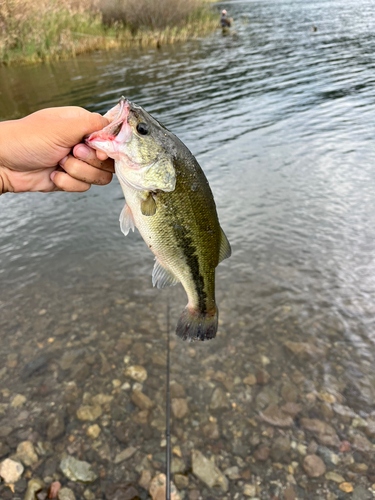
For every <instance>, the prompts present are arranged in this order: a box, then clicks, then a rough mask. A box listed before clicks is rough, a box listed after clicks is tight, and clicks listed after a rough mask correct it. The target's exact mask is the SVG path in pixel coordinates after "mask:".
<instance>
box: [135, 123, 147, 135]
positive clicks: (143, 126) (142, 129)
mask: <svg viewBox="0 0 375 500" xmlns="http://www.w3.org/2000/svg"><path fill="white" fill-rule="evenodd" d="M137 132H138V133H140V134H141V135H147V134H148V128H147V125H146V124H145V123H143V122H141V123H138V125H137Z"/></svg>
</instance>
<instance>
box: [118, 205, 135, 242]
mask: <svg viewBox="0 0 375 500" xmlns="http://www.w3.org/2000/svg"><path fill="white" fill-rule="evenodd" d="M119 221H120V228H121V231H122V232H123V233H124V234H125V236H126V235H127V234H128V233H129V231H130V229H131V230H132V231H133V232H134V226H135V224H134V219H133V214H132V213H131V210H130V208H129V205H127V204H126V203H125V205H124V208H123V209H122V210H121V214H120V218H119Z"/></svg>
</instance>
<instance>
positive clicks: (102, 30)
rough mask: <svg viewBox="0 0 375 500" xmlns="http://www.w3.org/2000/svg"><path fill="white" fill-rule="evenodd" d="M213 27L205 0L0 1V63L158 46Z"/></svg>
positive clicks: (213, 17) (213, 18)
mask: <svg viewBox="0 0 375 500" xmlns="http://www.w3.org/2000/svg"><path fill="white" fill-rule="evenodd" d="M94 2H95V3H94ZM217 26H218V19H217V14H215V13H214V12H213V11H212V10H211V9H210V7H209V4H208V3H206V2H205V0H38V2H36V1H35V0H0V64H14V63H36V62H43V61H49V60H56V59H60V58H67V57H74V56H76V55H77V54H81V53H84V52H89V51H92V50H98V49H104V50H109V49H111V48H119V47H133V46H150V45H151V46H160V45H164V44H168V43H173V42H177V41H185V40H187V39H189V38H194V37H197V36H202V35H204V34H207V33H209V32H212V31H213V30H215V29H216V28H217Z"/></svg>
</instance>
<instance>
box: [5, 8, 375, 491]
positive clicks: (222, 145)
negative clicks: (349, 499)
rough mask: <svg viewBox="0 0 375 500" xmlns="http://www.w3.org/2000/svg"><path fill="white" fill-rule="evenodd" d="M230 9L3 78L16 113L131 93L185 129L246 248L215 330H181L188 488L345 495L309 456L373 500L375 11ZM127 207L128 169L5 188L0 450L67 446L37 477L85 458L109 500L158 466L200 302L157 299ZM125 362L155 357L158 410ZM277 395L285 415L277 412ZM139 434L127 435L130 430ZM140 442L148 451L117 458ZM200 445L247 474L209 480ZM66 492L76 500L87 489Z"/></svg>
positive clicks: (221, 273)
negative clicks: (146, 42) (47, 186)
mask: <svg viewBox="0 0 375 500" xmlns="http://www.w3.org/2000/svg"><path fill="white" fill-rule="evenodd" d="M223 5H224V4H218V5H217V7H216V8H217V9H218V10H219V9H220V8H222V6H223ZM226 7H227V9H228V11H229V15H230V16H233V17H235V20H236V23H235V27H234V29H233V31H232V34H231V35H229V36H225V37H223V36H221V33H220V32H217V33H216V34H214V35H212V36H210V37H208V38H205V39H202V40H195V41H191V42H188V43H184V44H176V45H174V46H172V47H162V48H161V49H159V50H154V49H152V50H134V51H131V52H127V51H124V52H122V51H121V52H108V53H103V52H98V53H94V54H89V55H85V56H82V57H79V58H77V59H75V60H72V61H65V62H64V61H63V62H59V63H56V64H52V65H43V66H36V67H15V68H12V67H10V68H0V119H1V120H4V119H15V118H19V117H22V116H24V115H25V114H28V113H30V112H33V111H35V110H37V109H40V108H42V107H47V106H62V105H79V106H83V107H86V108H88V109H90V110H92V111H99V112H105V111H106V110H107V109H109V108H110V107H111V106H113V104H114V103H115V102H116V101H117V100H118V98H119V96H121V95H126V96H127V97H129V98H130V99H131V100H132V101H134V102H136V103H137V104H140V105H142V106H143V107H144V108H146V109H147V110H148V111H150V112H151V113H152V114H154V115H155V116H156V117H157V118H158V119H159V120H160V121H161V122H162V123H163V124H165V125H166V126H167V127H168V128H169V129H170V130H172V131H173V132H175V133H176V134H177V135H178V136H179V137H180V138H181V139H182V140H183V142H185V144H186V145H187V146H188V147H189V148H190V149H191V150H192V152H193V153H194V154H195V156H196V157H197V159H198V161H199V162H200V164H201V166H202V168H203V170H204V171H205V173H206V175H207V177H208V180H209V182H210V185H211V188H212V190H213V193H214V196H215V200H216V204H217V208H218V213H219V218H220V222H221V225H222V227H223V229H224V230H225V232H226V234H227V236H228V238H229V240H230V242H231V245H232V249H233V255H232V257H231V258H230V259H229V260H227V261H225V262H224V263H223V264H221V265H220V266H219V268H218V270H217V299H218V306H219V310H220V327H219V333H218V337H217V339H215V340H214V341H212V342H208V343H204V344H190V345H189V344H185V343H182V342H180V341H179V340H178V339H176V341H174V338H173V343H172V348H173V350H172V357H171V361H172V379H173V380H175V381H176V382H178V383H179V384H181V385H182V386H183V389H181V387H180V388H179V391H180V392H178V391H177V392H176V394H175V395H177V396H179V397H180V399H181V398H182V399H186V400H187V404H188V412H187V414H186V415H185V416H184V417H183V418H181V419H177V418H175V419H174V421H173V424H172V436H173V441H174V445H178V446H180V449H181V453H182V460H183V464H182V465H181V464H179V467H177V465H176V467H177V469H179V470H180V471H181V472H182V473H183V474H184V475H186V476H188V479H189V486H188V488H187V489H186V488H182V496H183V495H185V497H186V498H191V499H192V500H193V499H194V498H198V494H200V495H201V498H203V499H208V498H228V499H229V498H235V499H241V498H245V497H244V495H245V494H246V492H249V491H250V490H251V487H256V488H257V490H256V493H255V490H254V491H253V490H251V491H252V492H254V495H256V496H257V497H258V498H262V499H271V498H273V499H275V498H280V499H281V498H284V497H285V498H288V499H289V498H292V497H291V496H289V497H287V495H291V493H290V491H291V490H292V491H293V492H294V493H295V494H296V495H297V496H298V498H306V499H315V498H329V499H331V500H332V499H333V498H337V497H338V498H341V497H342V498H346V496H347V494H346V493H344V492H343V491H341V490H340V489H339V482H335V481H332V480H330V479H329V478H328V479H327V478H326V477H325V476H324V475H322V476H320V477H319V478H318V479H312V478H310V477H309V476H308V474H306V467H305V468H304V466H303V463H304V460H305V455H306V453H307V454H313V455H315V454H317V455H318V456H319V457H322V458H323V459H324V462H325V466H326V469H327V471H330V470H334V471H336V472H338V473H339V474H341V475H342V476H343V477H344V479H345V481H346V482H349V483H350V484H351V485H352V487H353V488H354V489H355V490H354V491H355V492H357V493H356V494H357V496H358V495H360V494H362V497H361V496H358V498H367V497H366V496H363V495H364V494H367V493H369V491H367V490H368V488H370V487H371V484H373V483H375V462H374V443H375V440H374V437H375V431H371V425H372V419H371V416H372V413H374V412H375V367H374V363H373V352H374V341H375V335H374V318H375V305H374V292H375V279H374V276H375V272H374V271H375V197H374V180H375V174H374V169H373V164H374V160H375V148H374V147H373V125H374V113H375V77H374V64H373V54H374V51H375V38H374V36H373V33H374V29H375V19H374V15H373V3H372V2H370V1H366V0H360V1H356V2H354V1H352V0H351V1H347V2H345V3H344V2H338V1H330V2H324V1H313V2H302V1H290V0H289V1H284V2H278V1H267V0H265V1H262V2H257V1H252V2H231V3H230V4H229V3H228V4H227V5H226ZM313 24H314V25H316V26H317V28H318V29H317V31H316V32H312V30H311V28H312V25H313ZM233 32H235V33H233ZM123 204H124V200H123V196H122V192H121V189H120V186H119V184H118V182H117V180H116V179H115V180H114V181H113V182H112V183H111V184H110V185H109V186H107V187H104V188H103V187H102V188H98V187H93V188H92V189H91V190H90V191H89V192H88V193H85V194H77V195H75V194H65V193H54V194H51V195H43V194H25V195H6V196H2V197H1V198H0V210H1V215H2V216H1V220H0V234H1V238H0V259H1V262H0V314H1V316H0V341H1V346H2V347H1V351H0V376H1V386H2V388H1V389H0V442H2V444H3V446H7V449H8V450H9V451H7V449H5V448H3V449H5V451H7V454H4V456H8V455H9V454H11V453H14V452H15V449H16V447H17V445H18V444H19V442H21V441H24V440H31V441H33V442H34V443H35V444H36V443H38V442H45V441H47V442H48V443H52V445H51V446H50V448H49V451H48V452H46V453H44V454H43V452H42V451H40V450H39V461H40V463H39V462H38V463H37V464H35V465H34V466H33V471H32V475H33V477H34V476H38V477H41V478H43V479H44V480H45V482H46V483H48V482H50V481H51V480H52V478H60V479H61V481H62V482H63V483H64V482H65V483H66V481H67V479H66V478H64V476H63V475H62V473H61V471H60V469H59V467H58V463H59V461H60V459H61V456H62V455H63V454H64V453H68V454H71V455H73V456H75V457H76V458H80V459H82V460H86V461H87V462H89V463H92V464H93V467H94V470H95V471H96V472H97V473H98V474H100V478H99V479H97V480H96V481H95V482H94V483H93V484H91V485H90V486H88V489H90V490H91V491H93V492H94V493H95V495H96V496H95V498H98V499H99V498H108V499H111V498H112V497H111V496H110V493H108V485H109V484H110V483H113V482H126V481H132V482H134V483H137V481H138V479H139V477H140V473H141V471H142V470H143V469H149V470H151V472H152V475H154V474H156V471H158V470H159V471H163V470H164V463H163V462H164V460H165V459H164V450H165V448H163V442H162V440H163V438H164V437H165V427H164V418H165V411H164V405H165V346H166V331H167V301H168V300H169V301H170V305H171V318H170V323H171V328H170V330H171V332H173V329H174V325H175V324H176V321H177V319H178V316H179V314H180V313H181V311H182V309H183V307H184V306H185V302H186V298H185V294H184V291H183V290H182V288H181V287H180V286H179V287H176V288H174V289H172V290H162V291H160V290H154V289H152V286H151V270H152V266H153V256H152V254H151V253H150V252H149V251H148V249H147V247H146V246H145V245H144V243H143V241H142V239H141V237H140V236H139V234H137V233H135V234H130V235H129V236H128V237H127V238H125V237H124V236H123V235H122V233H121V232H120V229H119V223H118V216H119V213H120V211H121V209H122V206H123ZM172 335H173V333H172ZM290 342H294V343H300V344H291V343H290ZM131 365H142V366H144V367H145V368H146V369H147V372H148V378H147V380H146V381H145V382H144V383H143V387H142V390H143V392H144V393H145V394H147V395H148V396H149V397H150V398H151V400H152V401H154V403H155V406H154V409H153V410H152V411H151V412H150V413H149V414H142V415H139V412H138V409H137V407H136V405H135V404H134V402H132V399H131V398H132V386H133V384H134V380H131V379H130V378H129V376H128V375H126V374H125V370H126V368H127V366H131ZM4 368H6V370H4ZM264 371H266V372H267V373H264ZM224 374H225V375H224ZM251 374H252V375H254V376H255V378H256V382H254V380H252V379H251V377H250V378H249V375H251ZM268 375H269V377H268ZM244 379H245V380H247V382H244ZM114 380H116V381H117V380H119V381H120V382H121V385H120V386H119V387H117V386H116V384H118V383H119V382H113V381H114ZM250 382H251V383H250ZM127 383H130V386H131V387H130V388H128V385H127ZM74 384H75V385H74ZM124 384H125V386H124ZM72 387H73V389H74V390H73V389H72ZM137 387H138V389H139V388H141V387H140V386H136V389H137ZM218 389H219V390H218ZM184 392H185V395H184ZM72 393H74V395H73V396H72ZM98 393H104V394H106V395H112V396H113V400H112V402H110V403H107V404H104V405H103V408H102V410H103V413H102V416H101V417H99V418H98V419H97V421H96V423H98V424H99V426H100V427H101V429H102V430H101V434H100V435H99V437H98V438H97V439H96V440H93V439H91V438H89V437H87V436H86V429H87V427H88V425H92V424H93V423H94V422H82V421H81V420H79V419H78V418H77V414H76V410H77V409H78V408H79V406H81V405H82V404H83V402H86V403H87V402H89V403H91V404H92V396H95V395H97V394H98ZM213 393H215V397H214V401H212V395H213ZM15 394H22V395H24V396H25V397H26V398H27V399H26V402H25V403H24V404H23V406H22V407H18V408H13V407H12V405H11V402H12V401H13V398H14V396H15ZM218 395H219V397H218ZM215 398H216V399H215ZM215 401H216V403H218V405H219V407H218V408H215V404H216V403H215ZM287 402H289V403H298V404H299V405H300V406H299V407H298V408H297V409H296V408H294V410H293V411H297V410H298V412H297V414H295V413H293V412H292V413H293V414H292V417H293V423H290V422H289V424H288V425H285V424H286V421H285V408H284V413H282V414H281V417H283V418H284V421H283V423H282V425H280V420H278V421H276V420H277V418H279V419H280V418H281V417H280V410H279V409H278V408H280V407H281V406H283V405H285V403H287ZM269 404H277V405H278V408H277V409H275V407H271V410H269V411H270V414H271V415H272V416H271V417H269V418H268V417H267V414H268V413H267V412H266V417H265V418H264V416H262V415H263V411H265V409H266V408H267V407H268V405H269ZM289 410H290V409H289ZM56 414H58V415H61V416H62V419H63V421H64V426H63V430H62V432H61V434H60V435H59V436H57V437H53V436H52V434H51V433H49V434H48V433H47V434H46V426H48V422H47V423H46V419H47V417H49V416H50V415H52V417H53V416H54V415H56ZM374 415H375V413H374ZM52 417H51V418H52ZM276 417H277V418H276ZM359 417H360V418H359ZM49 418H50V417H49ZM306 418H311V419H318V420H320V421H323V422H326V423H329V424H330V425H332V427H333V428H334V432H335V433H336V434H335V436H334V437H333V438H332V439H331V440H324V439H323V438H322V436H319V435H318V433H317V432H314V431H311V430H310V429H309V428H308V423H306V420H304V419H306ZM361 419H362V420H361ZM277 423H278V424H279V425H276V424H277ZM208 424H209V426H208V427H207V425H208ZM216 424H217V429H216ZM210 426H211V427H210ZM4 428H7V429H8V431H9V432H8V434H7V435H6V436H5V437H4V436H2V434H1V429H4ZM123 428H124V429H128V431H127V432H129V433H130V434H129V436H128V437H127V438H126V439H125V438H124V439H123V440H122V441H121V440H119V439H118V434H116V429H123ZM210 429H211V430H210ZM215 429H216V430H217V433H216V434H215V433H214V432H213V430H215ZM3 434H6V432H5V431H3ZM281 438H284V445H283V446H284V448H283V446H281V444H282V439H281ZM336 438H337V439H336ZM345 441H348V442H350V443H351V447H350V450H349V451H344V450H345V446H343V445H342V443H343V442H345ZM275 443H276V444H275ZM285 443H289V445H288V444H285ZM315 445H316V446H315ZM130 446H134V447H136V448H137V452H136V453H135V454H134V455H133V456H132V457H131V458H130V459H129V460H127V461H124V462H121V463H119V464H115V463H114V461H115V457H116V455H117V454H118V453H119V452H120V451H121V450H122V449H123V448H126V447H130ZM306 447H308V448H307V451H306ZM264 448H268V449H270V450H271V452H270V456H269V458H268V459H267V460H263V461H262V460H259V454H257V450H258V451H259V449H264ZM279 448H281V450H282V452H280V451H278V450H279ZM192 449H196V450H200V451H201V452H202V453H203V454H204V455H205V456H207V457H210V456H214V457H215V460H216V464H217V465H218V467H219V469H220V470H223V471H225V470H227V469H228V468H230V467H234V466H236V467H238V477H237V478H234V476H233V474H234V473H233V474H232V476H233V477H232V478H231V473H230V472H227V477H228V478H229V483H228V491H227V492H223V491H222V488H220V487H219V488H216V489H214V490H212V489H211V490H210V489H208V487H207V486H206V485H205V484H204V483H203V482H201V481H200V480H198V479H197V478H196V476H195V475H194V474H193V473H192V471H191V450H192ZM327 450H328V451H327ZM340 450H341V451H340ZM0 452H1V448H0ZM329 453H331V454H332V453H334V455H335V457H337V458H335V463H333V462H332V463H331V462H330V461H329V459H328V458H327V454H329ZM150 455H152V457H150ZM147 456H149V458H147ZM176 463H177V462H176ZM51 464H52V465H51ZM53 464H54V465H53ZM353 464H354V465H353ZM358 464H366V465H367V469H366V470H365V468H364V467H362V469H361V470H360V467H357V465H358ZM48 467H49V468H48ZM29 477H31V475H29ZM178 480H179V478H177V482H178ZM181 481H182V480H181V478H180V482H181ZM25 487H26V481H25V479H22V480H21V481H20V482H19V483H17V484H16V493H15V494H14V495H13V494H12V493H11V492H10V490H9V489H8V488H5V487H4V486H1V485H0V492H1V493H2V495H3V496H4V498H18V497H17V495H18V496H19V497H21V496H22V495H23V490H24V489H25ZM70 487H72V488H73V489H75V492H76V495H77V498H82V495H83V491H84V489H85V488H86V487H85V488H84V487H82V486H80V485H78V484H74V485H73V483H70ZM17 488H18V490H17ZM246 488H248V489H246ZM249 488H250V490H249ZM360 488H362V490H360ZM138 489H139V494H140V497H141V498H148V497H147V493H146V491H145V490H144V489H142V488H140V487H139V486H138ZM285 489H287V492H286V493H283V492H284V491H285ZM361 491H362V493H361ZM363 491H365V493H363ZM106 492H107V493H106ZM198 492H199V493H198ZM288 492H289V493H288ZM7 495H8V496H7ZM104 495H107V496H104ZM194 495H196V496H195V497H194ZM283 495H284V497H283ZM330 495H331V496H330ZM332 495H333V496H332Z"/></svg>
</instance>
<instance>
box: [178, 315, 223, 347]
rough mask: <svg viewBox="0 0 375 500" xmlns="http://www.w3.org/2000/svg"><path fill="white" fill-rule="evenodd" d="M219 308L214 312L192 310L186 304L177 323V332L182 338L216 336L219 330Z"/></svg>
mask: <svg viewBox="0 0 375 500" xmlns="http://www.w3.org/2000/svg"><path fill="white" fill-rule="evenodd" d="M217 322H218V310H217V308H215V311H213V313H202V312H200V311H190V310H189V307H188V306H186V307H185V309H184V311H183V313H182V314H181V317H180V319H179V320H178V323H177V329H176V334H177V335H178V336H179V337H180V338H181V339H182V340H187V341H188V342H192V341H193V340H210V339H213V338H215V336H216V332H217Z"/></svg>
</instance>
